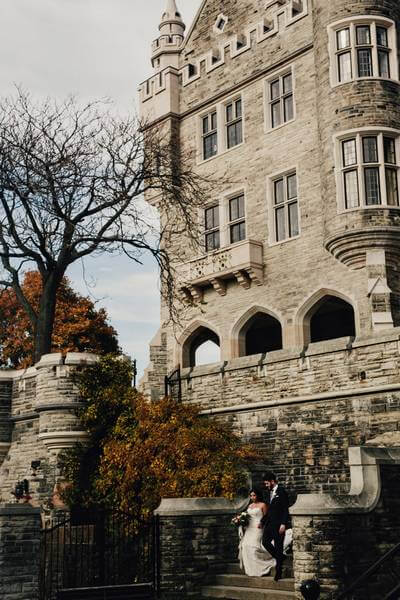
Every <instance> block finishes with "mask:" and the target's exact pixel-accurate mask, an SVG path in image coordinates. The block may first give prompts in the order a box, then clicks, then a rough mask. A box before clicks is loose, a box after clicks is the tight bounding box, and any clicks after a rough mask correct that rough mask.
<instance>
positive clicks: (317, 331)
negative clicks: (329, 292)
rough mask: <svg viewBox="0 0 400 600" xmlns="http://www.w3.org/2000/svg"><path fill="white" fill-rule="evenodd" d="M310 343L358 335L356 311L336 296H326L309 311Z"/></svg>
mask: <svg viewBox="0 0 400 600" xmlns="http://www.w3.org/2000/svg"><path fill="white" fill-rule="evenodd" d="M309 319H310V342H323V341H325V340H333V339H336V338H341V337H346V336H352V337H355V335H356V327H355V319H354V309H353V307H352V306H351V304H349V303H348V302H346V301H345V300H342V299H341V298H337V297H336V296H324V297H323V298H321V300H319V302H317V304H316V305H314V306H313V307H312V308H311V310H310V311H309Z"/></svg>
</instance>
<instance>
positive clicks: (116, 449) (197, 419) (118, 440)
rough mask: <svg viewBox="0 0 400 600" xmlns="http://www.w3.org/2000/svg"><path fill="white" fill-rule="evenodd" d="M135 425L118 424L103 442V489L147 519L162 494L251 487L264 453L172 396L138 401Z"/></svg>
mask: <svg viewBox="0 0 400 600" xmlns="http://www.w3.org/2000/svg"><path fill="white" fill-rule="evenodd" d="M133 407H134V408H133V422H135V426H134V427H129V428H127V429H125V430H124V429H118V425H117V428H116V429H114V432H113V433H114V435H113V436H112V437H111V438H109V440H108V441H107V442H106V443H105V445H104V447H103V455H102V457H101V460H100V467H99V477H98V479H97V481H96V484H95V486H96V488H97V492H98V493H99V495H100V496H103V497H106V498H107V500H108V502H109V503H110V504H112V505H114V506H118V507H119V508H120V509H121V510H123V511H127V512H131V513H132V514H133V515H134V516H135V517H136V518H137V519H139V520H143V519H144V520H147V519H148V518H149V517H150V516H151V514H152V512H153V511H154V509H155V508H156V507H157V506H158V503H159V501H160V499H161V498H181V497H186V498H188V497H220V496H224V497H228V498H231V499H232V498H233V497H234V496H235V495H237V494H238V492H240V491H241V490H242V491H243V489H246V483H247V476H246V470H245V468H244V467H245V465H246V464H247V463H248V462H251V461H254V460H256V459H257V458H258V457H257V455H256V453H255V450H254V449H253V448H252V447H250V446H248V445H243V444H242V443H241V441H240V439H239V438H238V437H237V436H236V435H235V434H234V433H233V432H232V430H231V429H230V427H229V426H227V425H225V424H223V423H221V422H218V421H216V420H214V419H209V418H207V417H201V416H200V415H199V410H198V408H197V407H194V406H190V405H187V404H181V403H178V402H176V401H175V400H173V399H171V398H164V399H163V400H161V401H159V402H156V403H150V402H148V401H147V400H146V399H145V398H143V397H142V396H140V395H138V394H137V395H136V397H135V398H134V400H133Z"/></svg>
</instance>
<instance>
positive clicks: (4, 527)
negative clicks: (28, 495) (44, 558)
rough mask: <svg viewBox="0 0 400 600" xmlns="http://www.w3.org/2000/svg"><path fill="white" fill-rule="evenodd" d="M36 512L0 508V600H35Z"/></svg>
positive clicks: (19, 507) (15, 507)
mask: <svg viewBox="0 0 400 600" xmlns="http://www.w3.org/2000/svg"><path fill="white" fill-rule="evenodd" d="M40 531H41V519H40V510H39V509H34V508H32V507H29V506H26V505H0V599H1V600H38V598H39V577H38V574H39V561H40V552H39V546H40Z"/></svg>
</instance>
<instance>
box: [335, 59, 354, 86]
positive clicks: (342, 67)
mask: <svg viewBox="0 0 400 600" xmlns="http://www.w3.org/2000/svg"><path fill="white" fill-rule="evenodd" d="M338 69H339V81H340V82H341V83H344V82H345V81H351V80H352V79H353V67H352V63H351V52H343V53H342V54H339V55H338Z"/></svg>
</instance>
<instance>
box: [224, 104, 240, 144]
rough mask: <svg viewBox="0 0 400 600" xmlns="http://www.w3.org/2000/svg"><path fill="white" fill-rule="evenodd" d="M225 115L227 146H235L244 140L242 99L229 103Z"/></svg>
mask: <svg viewBox="0 0 400 600" xmlns="http://www.w3.org/2000/svg"><path fill="white" fill-rule="evenodd" d="M225 115H226V140H227V147H228V148H233V147H234V146H237V145H238V144H241V143H242V141H243V124H242V123H243V121H242V100H240V99H239V100H235V101H234V102H230V103H229V104H227V105H226V108H225Z"/></svg>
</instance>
